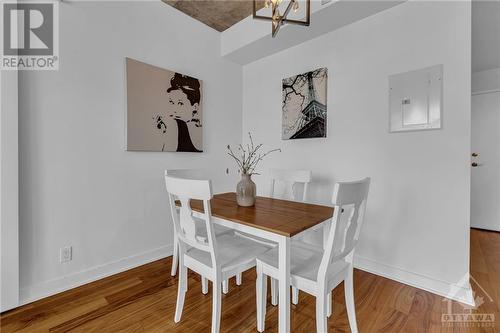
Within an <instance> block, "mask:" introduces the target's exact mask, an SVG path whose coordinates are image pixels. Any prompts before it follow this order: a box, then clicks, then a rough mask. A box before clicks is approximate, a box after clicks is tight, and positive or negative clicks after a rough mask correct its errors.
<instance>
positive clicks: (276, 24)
mask: <svg viewBox="0 0 500 333" xmlns="http://www.w3.org/2000/svg"><path fill="white" fill-rule="evenodd" d="M257 1H258V0H253V18H254V19H258V20H266V21H271V25H272V36H273V38H274V37H276V34H277V33H278V31H279V29H280V27H281V26H282V25H284V24H286V23H289V24H298V25H305V26H309V24H310V19H311V0H305V1H304V2H305V5H306V18H305V21H301V20H294V19H289V18H287V16H288V14H289V13H290V11H291V10H293V11H295V12H297V11H298V10H299V0H290V2H289V3H288V6H286V8H285V10H284V11H283V14H281V13H280V8H279V7H280V5H281V3H282V2H283V0H265V1H264V7H266V8H271V16H262V15H257Z"/></svg>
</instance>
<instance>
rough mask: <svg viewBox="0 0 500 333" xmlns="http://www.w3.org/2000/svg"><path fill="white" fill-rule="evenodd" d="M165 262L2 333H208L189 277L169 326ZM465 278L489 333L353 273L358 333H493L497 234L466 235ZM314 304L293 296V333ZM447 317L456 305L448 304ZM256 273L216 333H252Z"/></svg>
mask: <svg viewBox="0 0 500 333" xmlns="http://www.w3.org/2000/svg"><path fill="white" fill-rule="evenodd" d="M170 265H171V258H167V259H162V260H159V261H155V262H153V263H150V264H147V265H144V266H141V267H138V268H135V269H132V270H129V271H127V272H124V273H121V274H117V275H114V276H111V277H108V278H105V279H102V280H99V281H96V282H93V283H90V284H87V285H84V286H82V287H79V288H76V289H73V290H70V291H67V292H64V293H61V294H58V295H55V296H52V297H49V298H46V299H43V300H40V301H37V302H34V303H31V304H28V305H25V306H23V307H20V308H18V309H15V310H11V311H8V312H6V313H3V314H2V315H1V316H0V320H1V323H0V327H1V332H2V333H9V332H209V331H210V320H211V295H210V293H209V294H208V295H203V294H202V293H201V284H200V279H199V277H198V276H197V275H195V274H190V275H189V291H188V293H187V297H186V302H185V305H184V312H183V317H182V320H181V322H180V323H179V324H174V322H173V317H174V309H175V300H176V294H177V283H176V282H177V280H176V278H172V277H170ZM471 274H472V276H473V278H474V279H475V280H476V281H478V283H479V285H480V286H481V287H482V288H484V290H485V292H486V293H487V294H488V295H489V296H490V297H491V298H492V299H493V301H490V299H489V298H488V295H486V294H485V292H484V291H482V290H481V288H480V287H478V285H477V284H476V283H474V282H472V286H473V289H474V291H476V292H477V294H476V297H477V296H479V297H482V298H483V300H484V303H483V304H482V305H481V306H480V307H479V308H478V309H477V310H473V311H472V313H483V314H484V313H491V314H494V315H495V319H496V323H495V327H468V328H467V327H463V326H459V325H455V326H453V327H443V325H442V322H441V316H442V314H444V313H446V311H447V302H446V301H445V302H443V298H442V297H440V296H436V295H434V294H431V293H428V292H425V291H423V290H419V289H416V288H413V287H410V286H407V285H404V284H401V283H398V282H395V281H392V280H388V279H385V278H382V277H379V276H376V275H373V274H370V273H366V272H363V271H359V270H357V271H356V272H355V277H354V282H355V298H356V311H357V316H358V327H359V331H360V332H381V333H385V332H447V333H448V332H449V333H461V332H497V331H498V332H500V311H499V310H500V233H494V232H487V231H480V230H472V231H471ZM314 304H315V303H314V298H313V297H311V296H308V295H306V294H304V293H301V294H300V302H299V304H298V305H297V306H293V305H292V314H291V318H292V331H293V332H314V331H315V305H314ZM452 307H453V312H454V313H463V312H464V309H463V307H462V305H460V304H459V303H456V302H452ZM277 312H278V311H277V307H273V306H271V305H270V300H269V301H268V313H267V317H266V319H267V320H266V328H267V329H266V332H276V331H277V320H278V316H277ZM255 321H256V319H255V272H254V271H249V272H246V273H245V274H244V276H243V285H242V286H236V285H235V284H234V280H232V281H231V285H230V291H229V294H227V295H223V297H222V320H221V331H222V332H256V322H255ZM328 324H329V332H349V326H348V323H347V316H346V312H345V307H344V295H343V286H342V285H340V286H339V287H337V288H336V289H335V291H334V305H333V315H332V317H331V318H330V319H329V320H328Z"/></svg>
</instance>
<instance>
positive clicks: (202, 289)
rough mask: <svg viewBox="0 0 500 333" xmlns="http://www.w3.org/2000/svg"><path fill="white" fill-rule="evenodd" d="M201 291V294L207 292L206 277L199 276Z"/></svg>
mask: <svg viewBox="0 0 500 333" xmlns="http://www.w3.org/2000/svg"><path fill="white" fill-rule="evenodd" d="M201 292H202V294H204V295H206V294H208V279H207V278H206V277H203V276H202V277H201Z"/></svg>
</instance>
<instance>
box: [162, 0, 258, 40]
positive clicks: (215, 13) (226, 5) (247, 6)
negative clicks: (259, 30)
mask: <svg viewBox="0 0 500 333" xmlns="http://www.w3.org/2000/svg"><path fill="white" fill-rule="evenodd" d="M163 2H165V3H166V4H168V5H170V6H172V7H174V8H176V9H178V10H180V11H181V12H184V13H185V14H187V15H189V16H191V17H192V18H194V19H196V20H198V21H200V22H203V23H205V24H206V25H208V26H209V27H212V28H214V29H215V30H217V31H220V32H222V31H224V30H226V29H227V28H229V27H231V26H232V25H233V24H236V23H238V22H239V21H241V20H243V19H244V18H246V17H248V16H250V15H252V9H253V4H252V3H253V2H252V0H163ZM262 7H264V2H263V1H259V2H258V3H257V9H260V8H262Z"/></svg>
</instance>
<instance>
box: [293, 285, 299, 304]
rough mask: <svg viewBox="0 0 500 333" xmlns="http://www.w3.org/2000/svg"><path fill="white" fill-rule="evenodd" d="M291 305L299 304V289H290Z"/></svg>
mask: <svg viewBox="0 0 500 333" xmlns="http://www.w3.org/2000/svg"><path fill="white" fill-rule="evenodd" d="M292 304H295V305H297V304H299V289H297V288H295V287H292Z"/></svg>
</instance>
